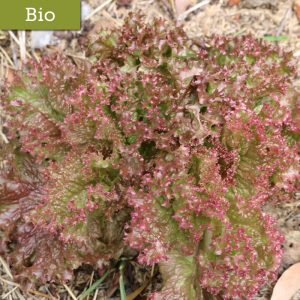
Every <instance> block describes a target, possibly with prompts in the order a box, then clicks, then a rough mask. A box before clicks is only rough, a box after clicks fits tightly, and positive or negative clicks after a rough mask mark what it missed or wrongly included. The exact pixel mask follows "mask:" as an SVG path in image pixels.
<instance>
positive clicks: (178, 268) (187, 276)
mask: <svg viewBox="0 0 300 300" xmlns="http://www.w3.org/2000/svg"><path fill="white" fill-rule="evenodd" d="M159 266H160V271H161V274H162V277H163V280H164V287H163V289H162V291H161V293H160V294H161V296H162V297H161V298H162V299H166V298H164V295H165V296H168V297H169V298H168V299H172V298H170V297H171V296H172V295H173V299H175V298H176V299H182V300H195V299H197V298H196V291H195V288H194V282H195V279H196V266H195V262H194V260H193V257H192V256H183V255H180V254H177V253H172V254H171V255H170V256H169V259H168V260H167V261H165V262H162V263H160V264H159ZM158 299H159V298H158Z"/></svg>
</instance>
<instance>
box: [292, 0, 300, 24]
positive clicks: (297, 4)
mask: <svg viewBox="0 0 300 300" xmlns="http://www.w3.org/2000/svg"><path fill="white" fill-rule="evenodd" d="M293 9H294V12H295V14H296V16H297V18H298V20H299V21H300V1H299V0H295V1H294V5H293Z"/></svg>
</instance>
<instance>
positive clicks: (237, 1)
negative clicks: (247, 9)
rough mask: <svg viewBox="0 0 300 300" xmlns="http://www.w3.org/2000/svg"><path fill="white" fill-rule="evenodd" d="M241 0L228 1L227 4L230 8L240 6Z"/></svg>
mask: <svg viewBox="0 0 300 300" xmlns="http://www.w3.org/2000/svg"><path fill="white" fill-rule="evenodd" d="M240 2H241V0H228V2H227V4H228V5H229V6H234V5H239V4H240Z"/></svg>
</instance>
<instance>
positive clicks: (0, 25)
mask: <svg viewBox="0 0 300 300" xmlns="http://www.w3.org/2000/svg"><path fill="white" fill-rule="evenodd" d="M80 10H81V9H80V0H0V29H2V30H14V29H16V30H27V29H28V30H80V25H81V20H80Z"/></svg>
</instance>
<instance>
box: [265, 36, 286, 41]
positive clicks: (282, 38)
mask: <svg viewBox="0 0 300 300" xmlns="http://www.w3.org/2000/svg"><path fill="white" fill-rule="evenodd" d="M263 39H264V40H265V41H268V42H281V41H286V40H287V39H288V36H286V35H278V36H276V35H265V36H264V37H263Z"/></svg>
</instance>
